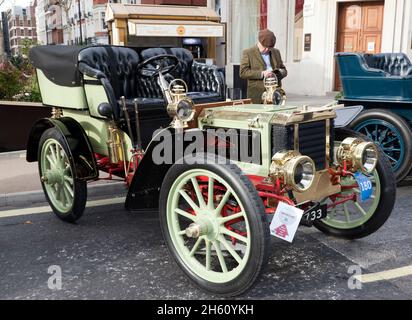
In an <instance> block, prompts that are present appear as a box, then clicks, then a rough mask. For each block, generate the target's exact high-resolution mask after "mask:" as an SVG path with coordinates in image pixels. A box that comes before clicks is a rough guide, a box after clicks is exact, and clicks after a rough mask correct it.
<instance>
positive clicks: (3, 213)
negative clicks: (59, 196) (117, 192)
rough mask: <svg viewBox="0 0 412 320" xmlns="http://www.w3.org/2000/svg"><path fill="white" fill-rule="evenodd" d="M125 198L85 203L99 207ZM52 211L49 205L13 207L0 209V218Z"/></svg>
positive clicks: (121, 201) (87, 205)
mask: <svg viewBox="0 0 412 320" xmlns="http://www.w3.org/2000/svg"><path fill="white" fill-rule="evenodd" d="M125 201H126V198H124V197H122V198H114V199H104V200H94V201H88V202H87V204H86V207H87V208H94V207H101V206H106V205H110V204H119V203H124V202H125ZM49 212H52V210H51V208H50V207H49V206H44V207H35V208H24V209H13V210H6V211H0V218H9V217H18V216H26V215H32V214H40V213H49Z"/></svg>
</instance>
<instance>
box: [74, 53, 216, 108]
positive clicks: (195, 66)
mask: <svg viewBox="0 0 412 320" xmlns="http://www.w3.org/2000/svg"><path fill="white" fill-rule="evenodd" d="M162 54H172V55H175V56H176V57H178V59H179V60H180V63H179V66H178V67H177V68H176V69H175V70H174V71H173V72H172V73H171V74H168V75H166V76H165V78H166V79H167V80H168V81H171V80H173V79H177V78H179V79H183V80H185V81H186V83H187V84H188V86H189V91H190V93H189V96H190V97H192V99H193V100H194V101H195V102H196V103H203V102H212V101H222V100H223V96H224V92H223V90H224V89H223V88H224V80H223V76H222V75H221V74H220V73H219V71H218V69H217V68H216V67H214V66H207V65H206V64H201V63H197V62H194V61H193V56H192V54H191V53H190V52H189V51H188V50H186V49H182V48H171V49H164V48H151V49H146V50H144V51H142V53H141V58H139V55H138V54H137V53H136V52H135V51H134V50H133V49H130V48H125V47H111V46H96V47H89V48H86V49H84V50H82V51H81V52H80V53H79V69H80V71H81V72H82V73H84V74H88V75H90V76H94V77H95V76H96V75H97V74H99V75H100V76H101V77H106V78H107V79H108V81H109V82H110V85H111V87H112V89H113V91H114V95H115V98H116V100H119V99H120V97H122V96H124V97H126V99H127V100H130V101H131V100H133V99H135V98H139V99H140V100H141V101H142V104H148V105H153V104H155V103H158V102H159V99H163V94H162V91H161V88H160V86H159V85H158V83H157V81H156V79H154V78H144V77H141V76H139V74H138V73H137V72H136V71H137V66H138V65H139V63H141V62H143V61H144V60H146V59H149V58H151V57H153V56H156V55H162ZM208 98H210V100H208ZM151 99H153V100H151ZM198 100H199V101H198ZM162 105H164V102H163V104H162Z"/></svg>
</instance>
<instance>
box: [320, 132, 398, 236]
mask: <svg viewBox="0 0 412 320" xmlns="http://www.w3.org/2000/svg"><path fill="white" fill-rule="evenodd" d="M348 137H360V138H363V139H367V138H366V137H365V136H363V135H361V134H359V133H357V132H354V131H352V130H348V129H337V130H336V141H335V146H336V147H339V145H340V142H341V141H343V140H344V139H345V138H348ZM367 140H368V139H367ZM369 179H370V181H371V183H372V185H373V188H374V192H373V195H372V197H371V198H370V199H369V200H367V201H364V202H361V201H360V189H359V186H358V185H357V182H356V180H355V179H354V178H353V177H350V176H348V177H344V178H342V179H341V184H342V186H343V190H342V192H341V193H340V194H338V195H334V196H332V197H329V198H327V199H325V200H324V203H326V204H327V205H328V206H329V212H328V216H327V218H325V219H323V220H320V221H316V222H315V223H314V225H315V227H316V228H318V229H319V230H320V231H322V232H324V233H325V234H328V235H332V236H335V237H338V238H344V239H350V240H352V239H359V238H364V237H366V236H368V235H370V234H372V233H374V232H375V231H377V230H378V229H379V228H381V227H382V225H383V224H384V223H385V222H386V220H387V219H388V218H389V216H390V214H391V213H392V210H393V207H394V205H395V199H396V185H395V177H394V174H393V172H392V170H391V167H390V163H389V161H388V159H387V158H386V157H385V155H384V154H383V152H382V151H381V150H379V161H378V165H377V167H376V170H375V171H374V172H373V173H372V174H371V175H370V176H369ZM351 197H352V198H353V200H350V201H347V202H344V203H341V204H339V202H342V200H344V199H346V198H351ZM335 203H336V204H337V205H336V206H335V205H334V204H335Z"/></svg>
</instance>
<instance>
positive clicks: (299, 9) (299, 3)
mask: <svg viewBox="0 0 412 320" xmlns="http://www.w3.org/2000/svg"><path fill="white" fill-rule="evenodd" d="M304 5H305V0H295V11H294V29H293V61H300V60H301V59H302V53H303V7H304Z"/></svg>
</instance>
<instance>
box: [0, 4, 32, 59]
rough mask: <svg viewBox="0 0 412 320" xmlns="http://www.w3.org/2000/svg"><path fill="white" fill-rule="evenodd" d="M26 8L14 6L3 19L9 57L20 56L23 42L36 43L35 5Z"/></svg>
mask: <svg viewBox="0 0 412 320" xmlns="http://www.w3.org/2000/svg"><path fill="white" fill-rule="evenodd" d="M36 4H37V3H36V1H34V5H32V6H28V7H19V6H15V7H12V8H11V9H10V10H8V11H7V12H6V13H5V15H4V18H5V20H6V21H7V29H8V30H7V32H8V39H6V41H7V42H8V45H9V47H10V54H11V55H18V54H21V53H22V52H21V49H22V47H23V42H24V40H30V41H31V42H32V43H37V31H36V17H35V12H34V11H35V5H36Z"/></svg>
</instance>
